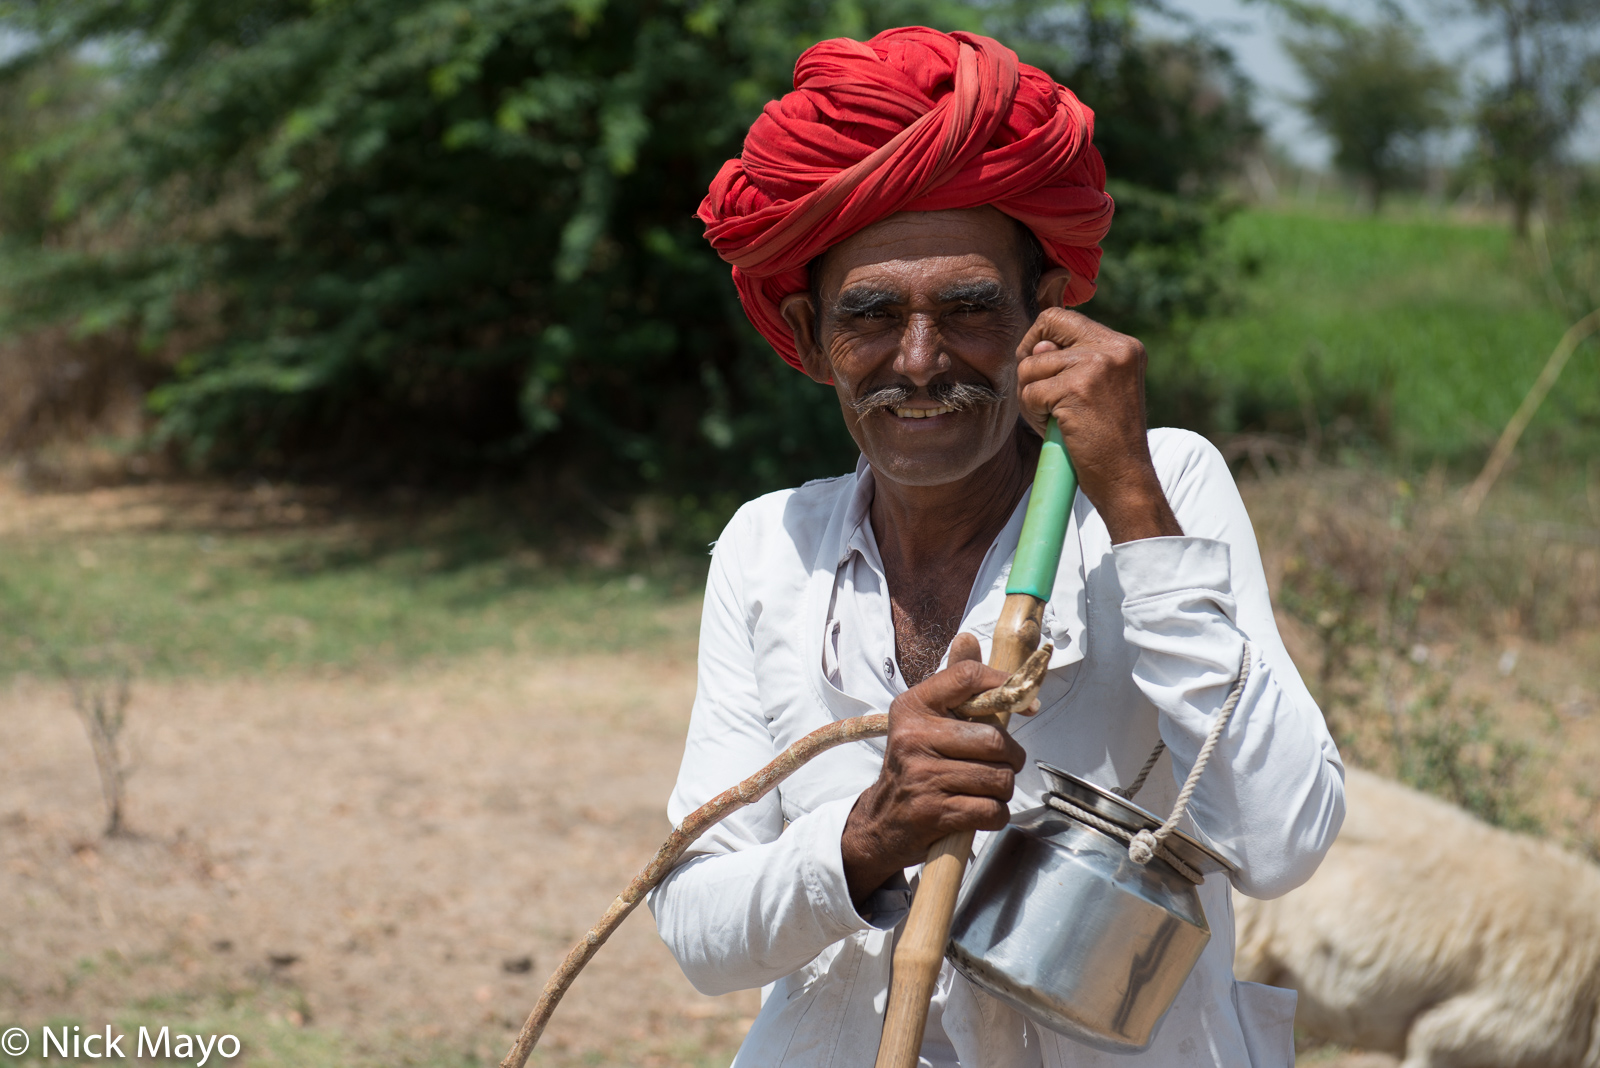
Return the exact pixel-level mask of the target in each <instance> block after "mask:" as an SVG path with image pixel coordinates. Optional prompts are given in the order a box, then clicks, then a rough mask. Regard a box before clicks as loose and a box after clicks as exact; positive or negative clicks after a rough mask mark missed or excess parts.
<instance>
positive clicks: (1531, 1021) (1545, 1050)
mask: <svg viewBox="0 0 1600 1068" xmlns="http://www.w3.org/2000/svg"><path fill="white" fill-rule="evenodd" d="M1561 1039H1562V1034H1561V1028H1560V1026H1559V1025H1556V1024H1553V1023H1552V1022H1551V1021H1550V1020H1548V1019H1546V1018H1544V1017H1543V1016H1542V1015H1541V1014H1540V1013H1539V1012H1538V1011H1537V1008H1536V1007H1535V1006H1530V1005H1522V1004H1511V1003H1508V1002H1507V1001H1506V1000H1505V999H1504V998H1502V997H1498V996H1495V995H1494V994H1492V993H1489V992H1477V993H1472V994H1463V995H1461V996H1460V997H1454V998H1450V999H1449V1000H1447V1001H1442V1002H1440V1003H1439V1004H1437V1005H1435V1006H1433V1008H1431V1009H1428V1010H1427V1011H1426V1012H1423V1013H1421V1014H1420V1015H1418V1016H1417V1018H1416V1019H1415V1020H1413V1021H1412V1023H1411V1030H1410V1032H1409V1033H1408V1034H1407V1035H1406V1058H1405V1060H1404V1061H1402V1062H1401V1064H1400V1068H1566V1066H1569V1065H1571V1066H1574V1068H1575V1066H1576V1064H1577V1059H1576V1057H1575V1056H1573V1055H1572V1054H1573V1053H1574V1051H1571V1050H1567V1049H1564V1048H1562V1047H1563V1046H1564V1043H1563V1042H1562V1041H1561Z"/></svg>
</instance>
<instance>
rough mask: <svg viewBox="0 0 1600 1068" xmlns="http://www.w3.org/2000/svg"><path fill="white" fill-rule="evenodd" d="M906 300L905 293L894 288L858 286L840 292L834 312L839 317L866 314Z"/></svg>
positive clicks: (834, 303)
mask: <svg viewBox="0 0 1600 1068" xmlns="http://www.w3.org/2000/svg"><path fill="white" fill-rule="evenodd" d="M905 300H906V298H905V294H903V293H896V292H895V291H894V290H892V289H878V288H876V287H874V286H856V287H854V288H852V289H847V290H845V291H844V292H843V293H840V294H839V297H838V299H837V300H835V301H834V302H833V314H834V315H835V316H838V317H844V316H848V315H865V314H866V313H867V312H875V311H885V310H887V309H889V308H892V307H894V306H895V305H896V304H904V303H905Z"/></svg>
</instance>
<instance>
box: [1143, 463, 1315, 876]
mask: <svg viewBox="0 0 1600 1068" xmlns="http://www.w3.org/2000/svg"><path fill="white" fill-rule="evenodd" d="M1182 439H1186V440H1188V441H1190V442H1191V443H1192V445H1193V447H1192V448H1191V449H1188V450H1187V451H1186V454H1185V455H1184V456H1183V458H1182V460H1181V461H1179V462H1177V463H1174V464H1163V463H1161V462H1160V461H1159V460H1158V464H1157V467H1158V470H1159V469H1160V468H1162V467H1163V466H1166V467H1168V468H1169V470H1170V469H1171V468H1173V467H1176V468H1177V469H1176V470H1171V473H1166V472H1164V473H1163V474H1164V477H1163V479H1162V482H1163V485H1164V486H1165V488H1166V491H1167V497H1168V500H1169V501H1170V502H1171V504H1172V508H1173V512H1174V513H1175V514H1176V515H1177V517H1178V522H1179V524H1180V525H1181V526H1182V527H1183V530H1184V534H1185V536H1184V537H1179V538H1150V539H1146V540H1143V541H1134V542H1125V543H1123V544H1121V545H1118V546H1116V547H1115V549H1114V550H1113V551H1114V554H1115V559H1116V568H1117V576H1118V579H1119V580H1120V581H1121V584H1122V592H1123V598H1124V599H1123V628H1124V636H1125V638H1126V640H1127V642H1128V644H1129V645H1131V646H1133V647H1134V648H1135V649H1136V650H1137V651H1138V654H1137V657H1136V659H1135V663H1134V682H1135V683H1136V684H1137V685H1138V686H1139V688H1140V690H1142V691H1143V692H1144V694H1145V696H1146V697H1147V698H1149V700H1150V701H1151V702H1152V703H1153V704H1154V705H1155V706H1156V708H1157V709H1158V710H1159V711H1160V729H1161V737H1162V739H1163V740H1164V741H1166V743H1167V746H1168V748H1169V749H1170V750H1171V753H1172V767H1173V773H1174V775H1175V776H1176V777H1177V779H1178V781H1179V782H1181V781H1183V779H1184V778H1186V777H1187V775H1188V772H1189V769H1190V768H1191V767H1193V765H1194V760H1195V757H1196V756H1197V755H1198V753H1199V751H1200V747H1201V745H1202V744H1203V743H1204V741H1205V738H1206V735H1207V734H1208V733H1209V732H1210V729H1211V726H1212V724H1213V723H1214V722H1215V720H1216V716H1217V714H1218V712H1219V711H1220V710H1221V708H1222V705H1223V702H1224V701H1225V700H1226V699H1227V696H1228V693H1229V691H1230V690H1232V688H1233V685H1234V683H1235V681H1236V680H1237V679H1238V676H1239V667H1240V662H1241V660H1242V658H1243V655H1244V649H1245V642H1246V641H1247V640H1248V641H1249V643H1250V647H1251V650H1252V654H1251V655H1252V658H1253V659H1252V663H1251V670H1250V678H1249V682H1248V684H1247V685H1246V687H1245V689H1244V692H1243V694H1242V695H1241V696H1240V700H1239V704H1238V707H1237V708H1236V709H1235V711H1234V714H1233V717H1232V718H1231V719H1230V720H1229V722H1228V725H1227V727H1226V728H1225V729H1224V731H1223V733H1222V736H1221V738H1220V739H1219V741H1218V744H1217V748H1216V750H1215V751H1214V752H1213V753H1212V756H1211V760H1210V763H1209V764H1207V766H1206V769H1205V771H1204V773H1203V774H1202V775H1201V777H1200V782H1199V785H1198V787H1197V789H1196V791H1195V794H1194V797H1193V799H1192V800H1191V802H1190V805H1189V813H1190V815H1191V817H1192V818H1193V820H1194V822H1195V825H1196V826H1198V827H1199V828H1200V829H1201V830H1202V831H1203V832H1205V834H1206V835H1207V836H1208V837H1209V838H1210V839H1211V840H1212V842H1213V843H1215V844H1216V845H1217V847H1218V848H1219V849H1220V850H1221V851H1222V852H1223V853H1224V854H1225V855H1227V856H1228V858H1229V859H1230V860H1232V861H1233V862H1234V863H1235V864H1237V865H1238V872H1237V874H1236V875H1235V876H1234V877H1233V884H1234V886H1235V887H1237V888H1238V889H1239V891H1240V892H1241V893H1244V894H1247V895H1249V896H1251V897H1259V898H1270V897H1277V896H1279V895H1281V894H1285V893H1288V892H1289V891H1290V890H1292V889H1294V888H1295V887H1296V886H1299V885H1300V884H1301V883H1303V882H1305V881H1306V880H1307V879H1309V878H1310V877H1311V874H1312V873H1313V872H1314V871H1316V869H1317V865H1319V864H1320V863H1321V862H1322V857H1323V855H1324V854H1325V853H1326V852H1327V851H1328V848H1329V847H1330V846H1331V845H1332V844H1333V840H1334V838H1335V837H1336V836H1337V835H1338V833H1339V827H1340V825H1341V823H1342V822H1343V820H1344V768H1343V765H1342V764H1341V763H1340V760H1339V753H1338V750H1337V748H1336V747H1335V746H1334V743H1333V739H1332V738H1331V737H1330V736H1329V734H1328V729H1327V726H1326V724H1325V723H1324V721H1323V718H1322V713H1321V711H1320V710H1319V709H1318V708H1317V704H1316V702H1315V701H1314V700H1313V699H1312V697H1311V693H1310V691H1309V690H1307V689H1306V686H1305V683H1304V682H1303V681H1302V680H1301V678H1300V673H1299V671H1297V670H1296V668H1295V666H1294V663H1293V662H1292V661H1291V660H1290V659H1289V653H1288V650H1287V649H1285V648H1284V644H1283V639H1282V638H1281V637H1280V636H1279V634H1278V626H1277V622H1276V620H1275V619H1274V618H1273V614H1272V603H1271V600H1270V598H1269V596H1268V591H1267V580H1266V574H1265V572H1264V570H1263V568H1262V565H1261V553H1260V550H1259V548H1258V546H1257V544H1256V538H1255V531H1254V530H1253V528H1252V527H1251V525H1250V518H1249V516H1248V515H1247V514H1246V512H1245V508H1244V502H1243V500H1242V499H1241V498H1240V496H1239V490H1238V487H1237V486H1236V485H1235V484H1234V481H1233V476H1232V475H1231V474H1230V473H1229V471H1228V468H1227V464H1226V463H1225V462H1224V461H1223V459H1222V456H1221V454H1220V453H1218V452H1217V450H1216V449H1215V448H1214V447H1212V446H1211V445H1210V443H1209V442H1206V441H1205V440H1204V439H1202V438H1200V437H1198V436H1197V435H1190V434H1184V435H1182Z"/></svg>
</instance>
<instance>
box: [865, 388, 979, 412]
mask: <svg viewBox="0 0 1600 1068" xmlns="http://www.w3.org/2000/svg"><path fill="white" fill-rule="evenodd" d="M918 393H923V394H925V395H926V396H927V397H928V398H929V399H930V400H932V401H934V402H935V403H937V404H940V405H943V406H945V407H948V408H954V409H955V410H956V411H958V412H964V411H966V410H967V409H969V408H980V407H982V406H983V405H985V404H999V403H1000V402H1001V401H1002V400H1004V399H1005V397H1004V395H1003V394H1002V393H1001V392H1000V391H999V390H997V389H993V388H991V387H989V386H980V385H977V384H976V383H972V382H935V383H933V384H932V385H930V386H924V387H923V388H922V389H920V390H919V389H918V388H917V387H916V386H879V387H878V388H877V389H870V390H868V391H867V392H865V393H863V394H862V395H861V396H859V397H857V398H856V399H855V400H853V401H851V402H850V407H851V408H852V409H853V410H854V411H855V413H856V414H857V415H870V414H872V413H873V412H876V411H882V410H883V409H885V408H899V407H901V406H903V405H904V404H905V403H906V402H907V401H909V400H910V399H911V398H913V397H915V396H916V395H917V394H918Z"/></svg>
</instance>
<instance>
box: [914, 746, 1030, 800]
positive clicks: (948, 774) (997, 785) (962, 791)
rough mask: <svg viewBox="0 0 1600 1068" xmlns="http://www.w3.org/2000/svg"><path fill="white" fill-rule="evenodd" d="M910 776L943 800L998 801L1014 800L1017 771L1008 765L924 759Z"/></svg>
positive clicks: (980, 761) (981, 761)
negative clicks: (944, 798)
mask: <svg viewBox="0 0 1600 1068" xmlns="http://www.w3.org/2000/svg"><path fill="white" fill-rule="evenodd" d="M910 770H911V772H912V773H913V774H915V775H917V776H918V777H919V778H920V779H921V780H922V784H923V789H924V790H926V791H928V792H929V793H931V794H933V795H935V796H940V797H998V798H1000V799H1001V800H1002V801H1009V800H1010V799H1011V791H1012V788H1013V787H1014V786H1015V784H1016V781H1017V769H1016V768H1014V767H1012V766H1011V765H1010V764H1009V763H1002V762H996V761H987V760H943V759H939V758H937V757H924V758H923V759H922V760H920V761H918V762H916V765H915V766H913V767H912V768H911V769H910Z"/></svg>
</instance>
